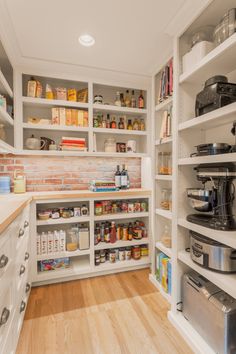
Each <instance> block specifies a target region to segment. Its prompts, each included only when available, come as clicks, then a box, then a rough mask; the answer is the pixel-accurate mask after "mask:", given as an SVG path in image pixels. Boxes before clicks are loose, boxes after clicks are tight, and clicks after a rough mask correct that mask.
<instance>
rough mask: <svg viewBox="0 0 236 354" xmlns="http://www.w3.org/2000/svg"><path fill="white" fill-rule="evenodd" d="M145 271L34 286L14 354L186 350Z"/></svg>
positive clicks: (182, 352)
mask: <svg viewBox="0 0 236 354" xmlns="http://www.w3.org/2000/svg"><path fill="white" fill-rule="evenodd" d="M148 273H149V270H147V269H144V270H139V271H133V272H126V273H120V274H114V275H108V276H103V277H96V278H90V279H83V280H77V281H72V282H67V283H62V284H55V285H49V286H43V287H38V288H33V289H32V292H31V296H30V299H29V304H28V308H27V311H26V315H25V321H24V324H23V329H22V332H21V337H20V340H19V344H18V349H17V354H154V353H158V354H177V353H178V354H191V353H192V351H191V350H190V348H189V347H188V346H187V345H186V343H185V342H184V341H183V339H182V338H181V336H180V335H179V334H178V333H177V331H176V330H175V329H174V327H173V326H172V325H171V324H170V322H169V321H168V319H167V317H166V315H167V311H168V309H169V305H168V303H167V302H166V301H165V300H164V299H163V297H162V296H161V295H160V293H159V292H158V291H157V290H156V288H155V287H154V286H153V285H152V284H151V283H150V282H149V280H148Z"/></svg>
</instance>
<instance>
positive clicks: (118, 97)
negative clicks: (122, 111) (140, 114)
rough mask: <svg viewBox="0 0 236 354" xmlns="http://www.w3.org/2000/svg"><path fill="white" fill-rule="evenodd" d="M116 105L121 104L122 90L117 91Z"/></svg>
mask: <svg viewBox="0 0 236 354" xmlns="http://www.w3.org/2000/svg"><path fill="white" fill-rule="evenodd" d="M115 106H119V107H120V106H121V99H120V92H119V91H117V92H116V100H115Z"/></svg>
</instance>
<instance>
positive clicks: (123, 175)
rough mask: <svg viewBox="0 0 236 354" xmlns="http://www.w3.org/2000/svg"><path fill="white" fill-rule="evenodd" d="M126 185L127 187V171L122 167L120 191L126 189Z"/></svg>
mask: <svg viewBox="0 0 236 354" xmlns="http://www.w3.org/2000/svg"><path fill="white" fill-rule="evenodd" d="M127 185H128V178H127V171H126V168H125V165H123V169H122V171H121V189H127Z"/></svg>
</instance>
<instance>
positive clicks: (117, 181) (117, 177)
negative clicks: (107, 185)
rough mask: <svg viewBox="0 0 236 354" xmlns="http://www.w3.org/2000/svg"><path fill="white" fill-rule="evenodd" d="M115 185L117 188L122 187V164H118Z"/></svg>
mask: <svg viewBox="0 0 236 354" xmlns="http://www.w3.org/2000/svg"><path fill="white" fill-rule="evenodd" d="M115 185H116V188H119V189H120V188H121V173H120V166H119V165H117V166H116V173H115Z"/></svg>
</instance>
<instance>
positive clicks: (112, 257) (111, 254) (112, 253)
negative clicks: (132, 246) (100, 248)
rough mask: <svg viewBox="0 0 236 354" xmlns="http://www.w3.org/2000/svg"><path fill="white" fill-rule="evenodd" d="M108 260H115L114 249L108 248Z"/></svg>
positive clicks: (111, 261) (112, 261)
mask: <svg viewBox="0 0 236 354" xmlns="http://www.w3.org/2000/svg"><path fill="white" fill-rule="evenodd" d="M109 261H110V263H115V261H116V251H115V250H110V252H109Z"/></svg>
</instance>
